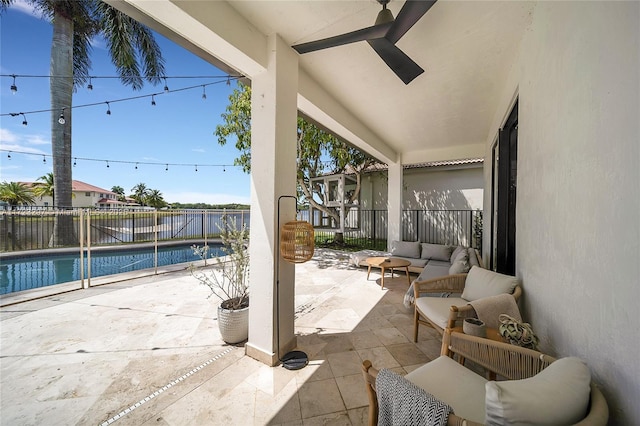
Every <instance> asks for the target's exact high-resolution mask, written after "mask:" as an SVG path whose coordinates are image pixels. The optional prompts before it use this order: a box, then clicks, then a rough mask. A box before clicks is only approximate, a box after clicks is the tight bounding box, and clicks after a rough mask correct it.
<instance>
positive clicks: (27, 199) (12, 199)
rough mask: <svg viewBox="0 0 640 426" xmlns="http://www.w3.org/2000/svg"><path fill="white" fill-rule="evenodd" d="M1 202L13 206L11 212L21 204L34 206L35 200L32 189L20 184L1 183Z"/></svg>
mask: <svg viewBox="0 0 640 426" xmlns="http://www.w3.org/2000/svg"><path fill="white" fill-rule="evenodd" d="M0 200H2V201H5V202H6V203H8V204H9V205H10V206H11V210H13V209H15V207H16V206H17V205H19V204H33V203H34V201H35V199H34V197H33V192H31V189H30V188H29V187H28V186H27V185H25V184H24V183H20V182H6V181H5V182H2V183H0Z"/></svg>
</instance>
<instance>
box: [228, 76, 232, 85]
mask: <svg viewBox="0 0 640 426" xmlns="http://www.w3.org/2000/svg"><path fill="white" fill-rule="evenodd" d="M227 86H231V76H230V75H228V76H227Z"/></svg>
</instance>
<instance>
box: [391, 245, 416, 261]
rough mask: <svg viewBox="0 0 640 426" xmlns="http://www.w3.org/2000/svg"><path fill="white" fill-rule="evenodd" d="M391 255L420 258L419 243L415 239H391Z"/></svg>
mask: <svg viewBox="0 0 640 426" xmlns="http://www.w3.org/2000/svg"><path fill="white" fill-rule="evenodd" d="M391 255H392V256H394V257H410V258H414V259H420V243H419V242H417V241H393V243H392V248H391Z"/></svg>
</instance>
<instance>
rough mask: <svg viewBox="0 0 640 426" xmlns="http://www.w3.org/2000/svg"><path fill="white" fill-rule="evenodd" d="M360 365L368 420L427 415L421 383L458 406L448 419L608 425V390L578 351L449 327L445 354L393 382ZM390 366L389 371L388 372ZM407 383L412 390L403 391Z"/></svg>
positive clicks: (470, 424) (479, 422)
mask: <svg viewBox="0 0 640 426" xmlns="http://www.w3.org/2000/svg"><path fill="white" fill-rule="evenodd" d="M455 358H458V360H457V361H455ZM465 360H466V361H473V363H474V365H475V368H474V369H475V370H480V369H481V368H484V369H485V370H486V371H488V372H490V373H493V374H494V375H497V376H498V377H499V378H500V379H501V380H499V381H487V380H486V379H485V378H484V377H482V376H481V375H479V374H477V373H476V372H474V371H472V370H471V369H468V368H466V367H465V366H464V363H465V362H466V361H465ZM545 369H548V370H546V371H545ZM362 370H363V375H364V381H365V388H366V391H367V395H368V398H369V425H376V424H378V415H379V413H380V415H381V416H382V418H383V419H388V418H389V417H390V416H391V417H392V420H393V421H392V422H391V424H395V423H394V422H395V420H396V419H397V418H400V417H401V416H406V413H407V411H408V412H410V413H411V414H412V416H413V417H412V419H413V423H417V422H418V421H417V420H416V419H422V418H424V417H427V409H428V408H432V407H429V406H427V407H426V408H427V409H425V404H424V402H425V399H424V398H425V397H424V396H422V395H421V394H420V392H422V391H423V390H424V391H426V395H427V397H426V398H430V397H434V398H435V399H436V400H437V401H438V402H439V403H444V404H446V405H448V406H449V407H450V408H451V409H452V411H451V412H449V413H448V415H447V417H446V424H447V425H468V426H473V425H482V424H485V423H486V424H535V425H555V424H577V425H606V424H607V420H608V416H609V410H608V407H607V402H606V400H605V399H604V396H603V395H602V393H601V392H600V391H599V390H598V388H597V387H596V386H595V385H594V384H593V383H592V382H591V374H590V372H589V369H588V367H587V366H586V364H584V363H583V362H582V361H581V360H579V359H578V358H571V357H570V358H562V359H560V360H555V359H554V358H552V357H550V356H548V355H545V354H542V353H540V352H537V351H534V350H531V349H525V348H521V347H519V346H513V345H510V344H508V343H502V342H496V341H492V340H489V339H482V338H479V337H475V336H470V335H466V334H463V333H457V332H453V331H452V330H451V329H449V328H447V329H446V330H445V332H444V334H443V338H442V350H441V356H440V357H439V358H436V359H435V360H433V361H431V362H429V363H427V364H425V365H423V366H421V367H419V368H417V369H416V370H413V371H412V372H410V373H409V374H407V375H406V376H404V378H402V377H398V379H397V381H396V382H395V383H396V384H395V385H394V386H393V388H390V387H388V382H384V381H381V382H380V383H377V380H376V379H377V376H378V370H376V369H374V368H373V367H372V365H371V362H370V361H368V360H365V361H364V362H363V364H362ZM385 373H386V374H385V376H388V374H389V373H388V371H387V372H385ZM391 374H394V373H391ZM402 382H406V383H407V384H406V385H404V386H406V388H404V387H403V386H398V385H397V383H400V384H402ZM377 384H378V385H379V386H378V387H376V386H377ZM384 386H387V388H386V389H383V387H384ZM416 386H417V388H416ZM404 389H406V392H402V393H399V391H402V390H404ZM416 391H417V396H416ZM377 392H380V393H381V394H380V396H381V398H378V397H379V395H377ZM385 392H386V394H385ZM390 400H391V403H390V402H389V401H390ZM378 401H382V402H381V404H383V405H380V406H379V403H378ZM426 401H431V400H429V399H426ZM431 403H433V402H431ZM390 405H391V407H390ZM418 407H422V410H420V409H419V408H418ZM433 411H435V410H433ZM433 411H431V412H429V414H430V415H433ZM420 423H422V422H421V421H420Z"/></svg>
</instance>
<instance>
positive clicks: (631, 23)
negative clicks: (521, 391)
mask: <svg viewBox="0 0 640 426" xmlns="http://www.w3.org/2000/svg"><path fill="white" fill-rule="evenodd" d="M639 27H640V3H639V2H541V3H538V4H537V6H536V9H535V12H534V19H533V23H532V26H531V28H530V29H529V30H528V31H527V32H526V34H525V37H524V39H523V41H522V45H521V50H520V57H519V60H518V62H517V64H516V65H515V66H514V69H513V70H512V75H511V77H510V78H509V81H508V82H505V87H504V92H503V93H504V95H503V104H504V109H503V110H502V111H500V112H499V113H498V114H499V115H500V116H502V117H504V116H505V115H506V114H507V113H508V105H509V104H510V102H511V101H512V99H513V97H514V94H519V129H518V183H517V184H518V187H517V208H516V222H517V226H516V233H517V236H516V238H517V247H516V252H517V253H516V271H517V275H518V276H519V277H520V278H521V279H522V282H523V288H524V298H523V309H524V314H525V318H526V319H527V320H529V321H530V322H531V323H532V325H533V327H534V330H535V331H536V332H537V333H538V334H539V335H540V337H541V347H542V349H543V350H544V351H546V352H549V353H551V354H555V355H558V356H570V355H573V356H578V357H581V358H583V359H584V360H585V361H586V362H587V363H588V365H589V367H590V368H591V371H592V374H593V376H594V380H595V381H596V383H598V384H599V385H601V387H602V390H603V392H604V394H605V396H606V398H607V401H608V403H609V408H610V410H611V423H612V424H638V422H639V421H640V404H638V401H640V363H639V362H638V349H640V332H639V330H640V328H639V327H640V320H639V319H638V318H639V316H638V313H637V306H638V303H639V302H640V282H639V281H640V278H639V277H640V266H639V265H640V261H639V260H640V257H639V256H640V255H639V253H640V244H639V241H640V201H639V200H640V191H639V190H638V187H639V186H640V172H639V170H640V151H639V145H640V125H639V122H640V108H639V102H640V88H639V82H638V81H639V79H640V57H639V52H640V34H639V30H638V28H639ZM500 120H501V118H500V117H497V118H496V123H494V126H493V128H492V130H491V133H490V134H489V135H488V138H487V151H486V153H487V154H486V155H487V157H486V158H491V155H490V153H491V144H492V143H493V142H494V140H495V135H496V133H497V127H498V126H499V122H500ZM489 163H490V162H489ZM490 169H491V165H490V164H486V165H485V181H486V182H491V180H490V176H491V170H490ZM485 188H486V194H485V206H486V208H485V217H489V216H488V213H489V212H488V211H487V209H488V208H489V205H488V203H487V200H488V199H490V198H488V197H489V194H490V189H491V188H490V184H487V186H486V187H485ZM488 223H489V221H488V220H485V224H488ZM486 235H487V229H486V228H485V237H486ZM485 241H486V238H485Z"/></svg>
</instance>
